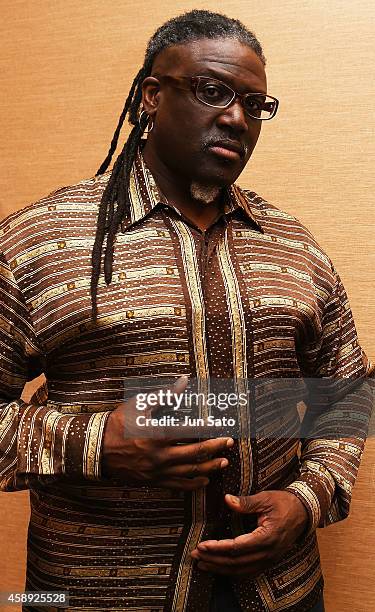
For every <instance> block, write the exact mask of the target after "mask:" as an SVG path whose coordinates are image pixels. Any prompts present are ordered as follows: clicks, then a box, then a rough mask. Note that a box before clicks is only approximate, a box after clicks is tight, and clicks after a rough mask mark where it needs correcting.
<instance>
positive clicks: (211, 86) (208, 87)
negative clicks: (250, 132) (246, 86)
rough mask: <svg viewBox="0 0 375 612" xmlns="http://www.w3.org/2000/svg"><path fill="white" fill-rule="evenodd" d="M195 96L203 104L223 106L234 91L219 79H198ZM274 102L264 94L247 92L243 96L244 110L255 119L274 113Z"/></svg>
mask: <svg viewBox="0 0 375 612" xmlns="http://www.w3.org/2000/svg"><path fill="white" fill-rule="evenodd" d="M196 96H197V98H198V100H200V101H201V102H203V104H207V105H208V106H217V107H219V108H225V107H226V106H228V105H229V104H230V103H231V102H232V100H233V99H234V96H235V93H234V92H233V90H232V89H230V88H229V87H227V85H225V84H224V83H220V82H219V81H199V83H198V85H197V89H196ZM275 104H276V103H275V101H274V100H273V99H272V98H270V97H269V96H266V95H265V94H247V95H246V96H245V97H244V98H243V105H244V108H245V111H246V112H247V113H248V114H249V115H250V116H251V117H254V118H256V119H269V118H270V117H271V116H272V115H273V114H274V109H275Z"/></svg>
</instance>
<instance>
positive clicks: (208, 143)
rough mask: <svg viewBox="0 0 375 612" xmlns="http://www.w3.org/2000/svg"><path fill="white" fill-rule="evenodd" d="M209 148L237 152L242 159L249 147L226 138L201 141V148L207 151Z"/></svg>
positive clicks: (219, 137) (233, 139) (234, 139)
mask: <svg viewBox="0 0 375 612" xmlns="http://www.w3.org/2000/svg"><path fill="white" fill-rule="evenodd" d="M210 147H227V148H228V149H232V150H235V151H237V152H238V153H239V154H240V156H241V157H242V158H244V157H245V156H246V155H247V154H248V151H249V147H248V146H247V145H246V144H245V143H243V142H241V141H240V140H237V139H236V138H228V137H226V136H218V137H209V138H205V139H204V141H203V148H204V149H209V148H210Z"/></svg>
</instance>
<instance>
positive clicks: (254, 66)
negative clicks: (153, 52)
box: [152, 38, 267, 91]
mask: <svg viewBox="0 0 375 612" xmlns="http://www.w3.org/2000/svg"><path fill="white" fill-rule="evenodd" d="M152 74H153V75H155V76H157V75H162V74H172V75H175V76H178V75H180V76H181V75H186V76H214V77H216V78H218V79H222V80H224V81H225V82H228V83H229V84H232V85H233V87H236V88H237V89H238V90H239V91H240V90H244V91H251V90H254V91H255V90H256V91H266V87H267V81H266V73H265V70H264V65H263V63H262V61H261V60H260V58H259V57H258V56H257V54H256V53H255V51H253V50H252V49H251V48H250V47H248V46H247V45H245V44H244V43H241V42H240V41H238V40H236V39H233V38H224V39H210V38H203V39H201V40H196V41H192V42H189V43H185V44H178V45H172V46H170V47H168V48H167V49H164V50H163V51H162V52H161V53H159V55H158V56H157V57H156V59H155V62H154V65H153V68H152Z"/></svg>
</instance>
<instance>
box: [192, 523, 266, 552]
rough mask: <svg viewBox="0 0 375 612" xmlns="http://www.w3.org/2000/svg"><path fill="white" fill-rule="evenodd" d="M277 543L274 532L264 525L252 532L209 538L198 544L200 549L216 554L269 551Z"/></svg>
mask: <svg viewBox="0 0 375 612" xmlns="http://www.w3.org/2000/svg"><path fill="white" fill-rule="evenodd" d="M274 544H275V539H274V534H273V533H272V532H271V531H269V530H268V529H265V528H264V527H263V526H262V525H261V526H260V527H257V529H255V530H254V531H252V532H251V533H245V534H243V535H240V536H237V537H236V538H234V539H230V540H207V541H205V542H201V543H200V544H198V550H199V551H202V552H210V553H216V554H230V555H233V554H235V555H240V554H245V553H247V554H250V553H256V552H262V551H268V550H269V549H270V548H272V546H274Z"/></svg>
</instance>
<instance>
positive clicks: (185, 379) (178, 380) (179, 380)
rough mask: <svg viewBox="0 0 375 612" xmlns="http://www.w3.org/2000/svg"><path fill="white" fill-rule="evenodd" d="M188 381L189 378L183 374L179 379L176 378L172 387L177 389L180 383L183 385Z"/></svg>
mask: <svg viewBox="0 0 375 612" xmlns="http://www.w3.org/2000/svg"><path fill="white" fill-rule="evenodd" d="M188 380H189V377H188V376H187V375H186V374H183V375H182V376H180V378H177V380H176V382H175V383H174V385H173V386H174V387H177V385H180V384H181V383H185V382H187V381H188Z"/></svg>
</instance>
